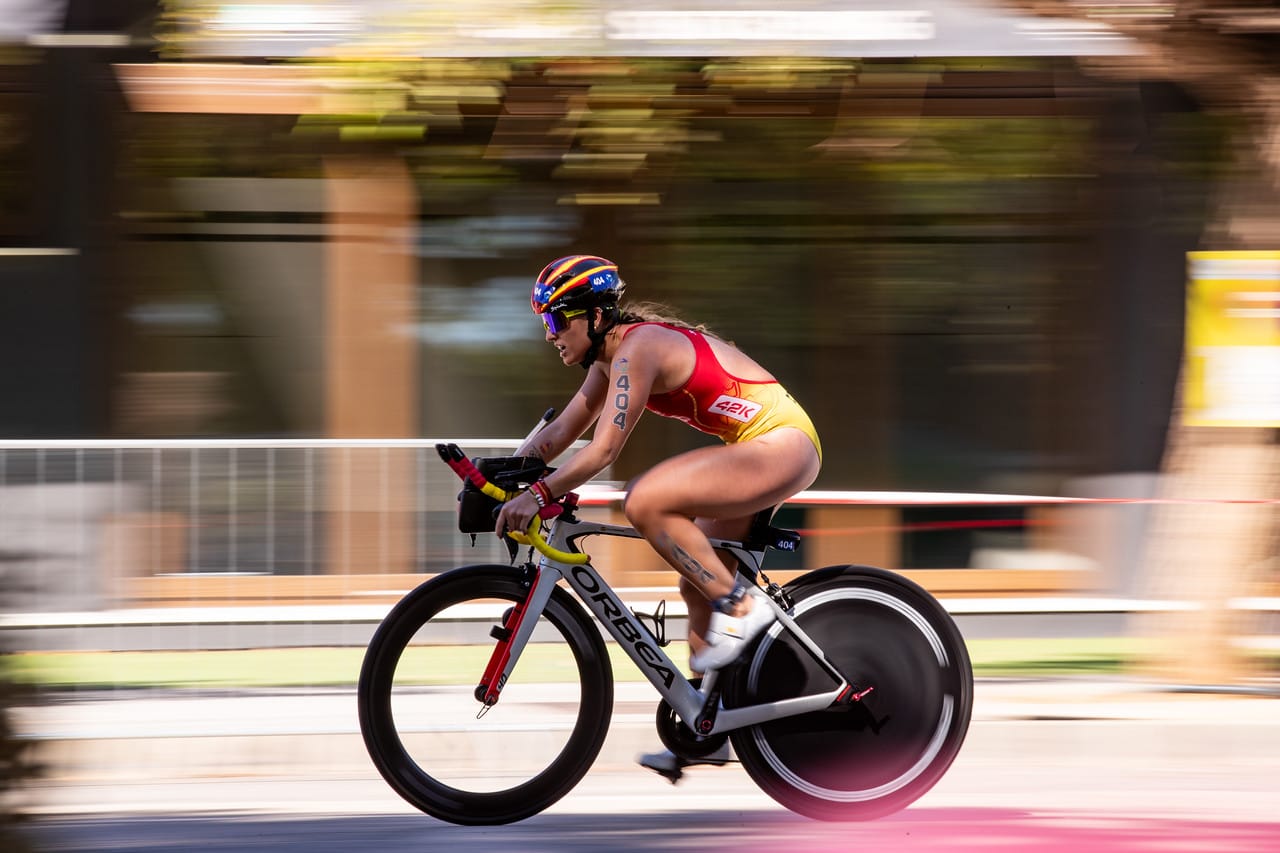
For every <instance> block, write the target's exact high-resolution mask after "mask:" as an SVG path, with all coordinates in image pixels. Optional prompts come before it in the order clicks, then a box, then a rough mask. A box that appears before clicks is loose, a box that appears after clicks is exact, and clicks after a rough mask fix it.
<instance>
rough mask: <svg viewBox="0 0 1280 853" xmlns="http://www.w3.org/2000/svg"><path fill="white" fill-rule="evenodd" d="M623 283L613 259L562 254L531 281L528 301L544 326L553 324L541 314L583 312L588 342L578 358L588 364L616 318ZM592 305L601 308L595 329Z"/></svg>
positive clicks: (598, 350)
mask: <svg viewBox="0 0 1280 853" xmlns="http://www.w3.org/2000/svg"><path fill="white" fill-rule="evenodd" d="M625 287H626V285H625V284H624V283H623V281H622V278H621V277H620V276H619V275H618V265H617V264H615V263H614V262H613V261H609V260H605V259H604V258H601V257H597V256H596V255H566V256H565V257H563V258H557V259H556V260H554V261H552V262H551V263H549V264H547V265H546V266H545V267H543V269H542V272H540V273H539V274H538V279H537V281H535V282H534V284H533V293H532V295H531V296H530V298H529V302H530V304H531V305H532V306H533V311H534V313H535V314H540V315H544V317H543V323H544V324H546V326H547V328H548V329H551V328H554V324H553V323H552V322H549V318H548V317H547V316H545V315H556V314H560V312H565V311H585V312H586V319H587V337H588V339H589V340H590V341H591V346H590V348H589V349H588V350H587V353H586V355H585V356H584V357H583V359H582V366H583V368H588V367H590V366H591V365H592V364H594V363H595V360H596V356H598V355H599V354H600V347H601V345H602V344H603V343H604V336H605V335H606V334H607V333H608V331H609V330H610V329H611V328H613V325H614V323H616V322H617V319H618V300H619V299H620V298H621V297H622V291H623V289H624V288H625ZM594 308H599V309H600V311H601V313H600V328H598V329H597V328H596V315H595V311H593V310H592V309H594ZM561 317H563V315H562V314H561Z"/></svg>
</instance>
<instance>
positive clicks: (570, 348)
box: [543, 311, 591, 364]
mask: <svg viewBox="0 0 1280 853" xmlns="http://www.w3.org/2000/svg"><path fill="white" fill-rule="evenodd" d="M556 314H557V315H559V316H557V317H556V318H555V319H554V320H551V321H550V322H548V317H547V316H546V315H543V325H544V327H545V328H546V332H547V335H546V338H547V343H549V344H551V345H553V346H554V347H555V348H556V350H558V351H559V353H560V360H561V361H563V362H564V363H565V364H579V363H581V362H582V360H583V359H584V358H586V357H587V350H589V349H590V348H591V338H590V337H588V336H587V312H586V311H580V312H572V311H571V312H568V315H567V316H565V312H556ZM552 329H557V330H558V331H552Z"/></svg>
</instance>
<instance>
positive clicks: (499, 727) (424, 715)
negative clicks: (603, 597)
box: [357, 566, 613, 825]
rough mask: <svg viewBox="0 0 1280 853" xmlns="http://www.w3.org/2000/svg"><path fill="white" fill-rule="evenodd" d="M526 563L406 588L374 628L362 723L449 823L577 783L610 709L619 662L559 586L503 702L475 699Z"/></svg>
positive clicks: (404, 779) (483, 820)
mask: <svg viewBox="0 0 1280 853" xmlns="http://www.w3.org/2000/svg"><path fill="white" fill-rule="evenodd" d="M529 581H530V576H529V575H528V574H526V572H525V571H523V570H522V569H518V568H511V567H507V566H471V567H468V568H463V569H457V570H455V571H452V572H449V573H447V574H443V575H440V576H439V577H436V578H434V579H432V580H430V581H428V582H426V583H424V584H422V585H421V586H419V587H418V588H417V589H415V590H413V591H412V592H410V593H409V594H408V595H407V596H405V597H404V599H402V600H401V601H400V602H399V603H398V604H397V605H396V606H395V607H394V608H392V610H391V612H390V613H389V614H388V615H387V617H386V619H384V620H383V622H382V624H381V625H380V626H379V627H378V630H377V631H376V632H375V633H374V636H373V639H372V641H371V642H370V643H369V648H368V651H367V652H366V653H365V658H364V664H363V666H362V667H361V670H360V683H359V687H358V691H357V693H358V700H359V712H360V731H361V733H362V734H363V735H364V741H365V745H366V746H367V747H368V750H369V756H370V757H371V758H372V759H373V763H374V765H375V766H376V767H377V768H378V771H379V772H380V773H381V774H382V776H383V778H384V779H386V781H387V782H388V783H389V784H390V785H391V787H392V788H393V789H395V791H396V792H397V793H398V794H400V796H402V797H403V798H404V799H405V800H407V801H408V802H409V803H411V804H412V805H414V806H416V807H417V808H419V809H421V810H422V811H424V812H426V813H427V814H429V815H432V816H433V817H437V818H440V819H441V820H447V821H450V822H452V823H458V824H469V825H480V824H500V823H511V822H513V821H517V820H521V819H523V818H526V817H529V816H531V815H534V814H537V813H538V812H540V811H542V810H543V809H545V808H547V807H548V806H550V805H551V804H552V803H554V802H556V801H557V800H558V799H560V798H561V797H563V796H564V795H565V794H567V793H568V792H569V791H570V790H572V788H573V786H574V785H576V784H577V783H578V781H579V780H581V779H582V777H583V776H584V775H585V774H586V772H587V771H588V770H589V769H590V768H591V765H592V763H593V762H594V761H595V758H596V755H597V754H598V753H599V751H600V747H601V745H602V744H603V743H604V739H605V735H606V733H607V732H608V729H609V720H610V716H611V714H612V711H613V670H612V667H611V665H610V663H609V657H608V653H607V650H606V648H605V645H604V641H603V639H602V638H601V636H600V631H599V630H598V629H596V627H595V625H594V623H592V622H591V620H590V618H589V617H588V616H587V614H586V613H585V612H584V610H583V609H582V607H581V606H580V605H579V604H578V603H577V602H576V601H574V600H573V598H572V597H571V596H570V595H569V594H568V593H567V592H565V590H563V589H561V588H558V587H557V588H555V589H554V590H553V591H552V595H551V598H550V600H549V601H548V602H547V606H546V608H545V610H544V611H543V613H542V616H541V618H540V619H539V620H538V622H537V624H536V626H535V628H534V633H533V636H532V638H531V640H530V642H529V644H528V645H527V646H526V647H525V649H524V652H523V654H522V655H521V657H520V660H519V661H518V662H517V664H516V667H515V670H514V671H513V673H512V676H511V678H510V679H509V680H508V682H507V683H506V685H505V686H504V687H503V690H502V695H501V698H500V699H499V701H498V703H497V704H496V705H493V706H492V707H489V708H487V709H486V707H485V706H484V705H483V704H481V702H479V701H478V700H477V699H476V698H475V695H474V694H475V689H476V685H477V684H478V683H479V681H480V678H481V676H482V674H483V673H484V670H485V665H486V664H487V663H488V660H489V657H490V655H491V653H492V652H493V649H494V642H495V641H494V640H493V639H491V637H490V632H491V631H492V629H494V628H495V627H496V628H498V629H499V630H501V628H502V625H503V621H504V619H505V614H506V613H507V612H508V611H509V610H510V609H511V608H512V607H513V606H514V605H515V604H516V603H518V602H521V601H524V599H525V597H526V596H527V595H528V592H529V588H528V584H529Z"/></svg>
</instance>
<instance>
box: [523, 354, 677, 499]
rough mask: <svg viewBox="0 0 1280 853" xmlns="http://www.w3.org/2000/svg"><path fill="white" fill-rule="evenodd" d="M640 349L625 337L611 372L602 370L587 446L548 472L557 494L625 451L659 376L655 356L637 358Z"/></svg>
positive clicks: (589, 477)
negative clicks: (593, 427) (603, 372)
mask: <svg viewBox="0 0 1280 853" xmlns="http://www.w3.org/2000/svg"><path fill="white" fill-rule="evenodd" d="M639 351H640V347H639V346H638V343H636V342H633V341H630V340H628V341H624V342H623V344H622V345H621V346H619V347H618V351H617V352H616V353H615V354H614V357H613V361H612V362H610V364H609V372H608V374H607V375H606V374H601V376H602V378H603V380H604V381H603V382H602V387H601V388H600V390H599V393H600V398H601V399H600V401H599V403H598V407H597V409H596V415H595V417H594V418H593V420H594V421H595V425H596V428H595V432H593V433H592V436H591V441H590V442H589V443H588V444H587V446H586V447H584V448H582V449H581V450H579V451H578V452H577V453H575V454H574V456H573V458H572V459H570V460H569V461H568V462H566V463H565V464H564V465H562V466H561V467H559V468H557V469H556V470H555V471H554V472H552V473H551V474H549V475H548V476H547V478H546V484H547V487H548V488H550V490H551V493H552V494H553V495H554V496H556V497H559V496H560V495H563V494H564V493H566V492H570V491H573V490H574V489H576V488H577V487H578V486H581V485H582V484H583V483H585V482H587V481H588V480H590V479H591V478H592V477H594V476H596V475H597V474H599V473H600V472H601V471H603V470H604V469H605V468H607V467H609V466H610V465H612V464H613V462H614V460H615V459H617V458H618V454H619V453H621V452H622V447H623V445H625V444H626V443H627V439H628V438H629V437H630V436H631V432H632V430H633V429H635V425H636V422H637V421H638V420H639V419H640V415H641V414H642V413H643V412H644V406H645V403H647V402H648V401H649V393H650V391H651V389H652V388H653V383H654V379H655V378H656V376H657V365H656V363H655V360H653V359H645V358H638V357H637V355H638V354H639ZM584 387H585V384H584ZM593 390H594V389H593Z"/></svg>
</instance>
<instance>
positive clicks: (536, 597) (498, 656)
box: [475, 564, 561, 717]
mask: <svg viewBox="0 0 1280 853" xmlns="http://www.w3.org/2000/svg"><path fill="white" fill-rule="evenodd" d="M560 578H561V573H560V571H559V570H558V569H555V568H550V567H548V568H542V567H540V566H534V565H532V564H525V567H524V578H523V579H522V583H523V584H524V585H525V586H527V587H528V588H529V592H528V593H527V594H526V595H525V597H524V600H523V601H517V602H516V604H515V606H514V607H512V608H510V609H508V610H507V612H506V613H504V614H503V617H502V624H501V625H495V626H494V627H493V628H492V629H491V630H490V631H489V636H491V637H493V638H494V639H495V640H497V644H496V645H495V646H494V647H493V654H491V655H490V656H489V664H488V666H486V667H485V670H484V675H482V676H481V677H480V683H479V684H477V685H476V689H475V697H476V701H477V702H480V703H481V704H482V705H483V706H484V707H482V708H481V709H480V712H479V713H478V714H477V715H476V716H477V717H479V716H483V715H484V714H485V712H487V711H488V710H489V709H490V708H492V707H493V706H494V705H496V704H497V703H498V698H499V696H501V695H502V688H503V687H504V686H505V685H506V683H507V678H508V677H509V676H510V675H511V670H512V669H514V668H515V665H516V661H517V660H519V659H520V653H521V652H523V651H524V647H525V645H527V644H528V642H529V638H530V637H531V636H533V629H534V627H535V626H536V625H537V624H538V617H539V616H540V615H542V611H543V609H544V608H545V607H546V605H547V601H549V600H550V598H551V591H552V590H554V589H555V587H556V583H557V582H559V580H560Z"/></svg>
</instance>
